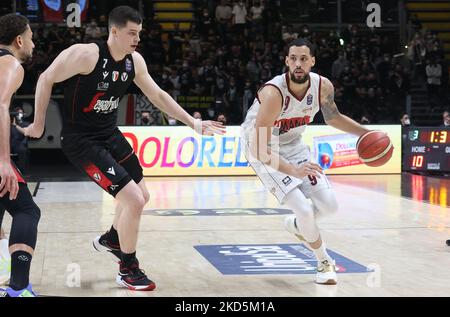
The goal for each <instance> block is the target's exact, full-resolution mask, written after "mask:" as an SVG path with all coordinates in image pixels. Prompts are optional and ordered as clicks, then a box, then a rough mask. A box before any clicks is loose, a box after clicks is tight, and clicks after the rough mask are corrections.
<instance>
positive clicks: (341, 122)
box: [320, 77, 369, 136]
mask: <svg viewBox="0 0 450 317" xmlns="http://www.w3.org/2000/svg"><path fill="white" fill-rule="evenodd" d="M320 109H321V110H322V114H323V118H324V119H325V122H326V123H327V124H328V125H331V126H332V127H334V128H336V129H339V130H342V131H345V132H347V133H351V134H354V135H357V136H361V135H363V134H364V133H366V132H368V131H369V130H367V129H366V128H364V127H363V126H361V125H360V124H359V123H357V122H356V121H354V120H352V119H350V118H349V117H347V116H346V115H343V114H342V113H340V112H339V110H338V108H337V106H336V103H335V102H334V87H333V84H332V83H331V81H330V80H329V79H328V78H325V77H322V89H321V92H320Z"/></svg>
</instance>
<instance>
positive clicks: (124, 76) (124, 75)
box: [121, 73, 128, 81]
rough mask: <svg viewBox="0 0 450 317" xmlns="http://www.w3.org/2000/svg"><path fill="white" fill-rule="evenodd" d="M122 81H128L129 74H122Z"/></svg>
mask: <svg viewBox="0 0 450 317" xmlns="http://www.w3.org/2000/svg"><path fill="white" fill-rule="evenodd" d="M121 79H122V81H127V80H128V74H127V73H122V76H121Z"/></svg>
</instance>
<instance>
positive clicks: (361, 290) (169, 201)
mask: <svg viewBox="0 0 450 317" xmlns="http://www.w3.org/2000/svg"><path fill="white" fill-rule="evenodd" d="M330 180H331V183H332V185H333V187H334V189H335V191H336V195H337V198H338V202H339V204H340V210H339V212H338V213H337V214H336V215H335V216H332V217H330V218H325V219H322V220H321V221H320V222H319V226H320V228H321V229H322V236H323V238H324V240H325V241H326V243H327V247H328V249H330V250H332V251H334V252H336V253H338V254H339V255H341V256H343V257H345V258H347V259H348V260H349V261H351V263H350V262H349V263H350V264H348V265H347V264H345V265H347V266H346V270H347V272H344V273H342V274H339V275H338V276H339V282H338V285H337V286H323V285H316V284H315V283H314V273H313V271H312V270H311V269H312V268H313V266H314V263H312V262H311V261H310V260H308V259H307V258H304V257H303V260H302V258H301V254H300V253H301V252H303V253H305V249H304V248H302V247H301V246H300V243H299V241H297V240H296V238H295V237H294V236H292V235H291V234H289V233H287V232H286V231H285V230H284V228H283V219H284V217H285V214H283V213H287V212H289V211H286V210H284V211H283V209H284V208H285V207H283V206H279V205H278V203H277V201H276V200H275V198H274V197H272V195H270V194H269V193H267V192H266V191H265V190H264V188H263V187H262V185H261V183H260V182H259V180H258V179H257V178H256V177H202V178H200V177H189V178H187V177H184V178H147V179H146V181H147V187H148V188H149V190H150V194H151V199H150V203H149V204H148V205H147V206H146V208H145V211H144V215H143V217H142V221H141V227H140V233H139V242H138V251H137V255H138V258H139V260H140V263H141V266H142V268H143V269H144V270H145V271H146V272H147V273H148V274H149V276H150V277H151V278H152V279H153V280H154V281H155V282H156V284H157V289H156V290H155V291H153V292H131V291H128V290H126V289H123V288H120V287H119V286H117V285H116V283H115V276H116V274H117V271H118V266H117V264H115V263H114V262H113V261H112V260H111V258H110V257H109V256H108V255H104V254H99V253H97V252H95V251H94V250H93V249H92V239H93V238H94V237H96V236H97V235H99V234H101V233H103V232H104V231H105V230H106V229H108V228H109V227H110V226H111V223H112V220H113V217H114V201H113V199H112V198H111V197H109V196H108V195H107V194H105V193H103V192H102V191H101V190H100V188H99V187H97V186H96V185H95V184H93V183H90V182H44V183H40V184H39V188H38V190H37V195H36V197H35V200H36V202H37V203H38V205H39V206H40V207H41V210H42V218H41V223H40V226H39V237H38V244H37V248H36V253H35V256H34V258H33V265H32V270H31V274H32V277H31V282H32V283H33V285H34V288H35V290H36V291H38V292H39V293H41V294H45V295H58V296H150V297H157V296H214V297H226V296H263V297H265V296H287V297H291V296H295V297H297V296H298V297H303V296H449V295H450V270H449V269H448V268H449V267H450V247H448V246H446V245H445V240H447V239H450V209H449V205H450V203H449V202H450V186H449V181H448V180H446V179H444V178H440V179H439V178H429V177H423V176H411V175H406V174H404V175H377V176H375V175H367V176H331V177H330ZM35 187H36V184H35V183H32V184H30V188H31V190H32V192H33V191H34V189H35ZM4 223H5V225H4V227H5V229H7V231H8V230H9V225H10V217H9V216H6V219H5V222H4ZM217 246H219V247H217ZM264 248H266V249H267V250H272V251H267V252H265V251H264ZM283 248H284V249H283ZM286 248H288V249H286ZM289 248H291V249H289ZM227 250H232V252H235V253H236V254H235V255H234V257H229V258H227V257H226V256H227V255H226V252H228V251H227ZM236 250H237V251H238V252H236ZM245 250H247V251H245ZM248 250H259V251H255V252H254V253H252V252H248ZM274 250H275V251H274ZM286 250H288V251H286ZM289 250H291V251H292V252H291V251H289ZM295 250H300V253H295V252H297V251H295ZM240 252H241V253H240ZM245 252H247V253H246V254H245V255H242V254H243V253H245ZM264 252H265V253H264ZM271 252H272V253H274V252H275V253H274V254H275V255H273V254H272V255H271V256H272V258H271V257H270V256H269V255H270V254H271ZM293 254H294V255H293ZM295 254H297V255H295ZM228 255H230V254H229V253H228ZM240 256H241V257H242V258H240ZM296 257H297V258H296ZM298 257H299V258H298ZM227 259H229V261H228V262H227ZM277 261H278V262H277ZM290 261H291V262H290ZM216 262H217V263H218V264H217V263H216ZM337 262H338V263H337V264H338V265H339V264H340V263H339V261H337ZM249 263H253V266H252V265H250V264H249ZM289 263H290V264H289ZM255 264H257V265H255ZM358 264H359V265H360V266H357V265H358ZM258 265H260V266H258ZM352 265H353V266H352ZM355 265H356V266H355ZM250 267H251V268H253V269H245V268H250ZM357 267H359V268H361V267H363V268H364V269H363V270H360V272H359V273H349V272H350V271H352V270H353V269H354V268H357ZM254 268H256V269H254ZM366 268H368V269H370V270H371V271H367V269H366ZM243 271H245V272H244V273H243ZM258 272H259V273H261V274H255V273H258ZM305 272H306V273H309V274H298V273H305ZM238 273H241V274H238ZM242 273H243V274H242ZM286 273H288V274H286Z"/></svg>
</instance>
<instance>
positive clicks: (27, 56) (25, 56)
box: [20, 53, 33, 65]
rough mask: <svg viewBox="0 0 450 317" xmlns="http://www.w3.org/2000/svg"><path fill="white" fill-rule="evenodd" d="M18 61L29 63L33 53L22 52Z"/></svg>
mask: <svg viewBox="0 0 450 317" xmlns="http://www.w3.org/2000/svg"><path fill="white" fill-rule="evenodd" d="M20 61H21V62H22V64H25V65H26V64H30V63H31V62H32V61H33V53H31V54H28V53H24V54H23V55H22V57H21V58H20Z"/></svg>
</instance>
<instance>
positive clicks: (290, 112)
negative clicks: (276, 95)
mask: <svg viewBox="0 0 450 317" xmlns="http://www.w3.org/2000/svg"><path fill="white" fill-rule="evenodd" d="M288 76H289V73H288V72H287V73H285V74H282V75H279V76H276V77H274V78H273V79H272V80H270V81H268V82H267V83H265V84H264V85H263V86H262V87H264V86H267V85H271V86H275V87H276V88H277V89H278V90H279V91H280V94H281V96H282V98H283V99H282V108H281V112H280V115H279V116H278V118H277V120H276V121H275V122H274V129H273V132H272V141H271V144H273V143H279V144H280V145H283V144H288V143H292V142H294V141H297V142H300V141H301V137H302V133H303V131H305V129H306V125H307V124H309V123H311V122H312V121H313V119H314V116H315V115H316V113H317V112H318V111H319V109H320V100H319V99H320V85H321V77H320V76H319V75H318V74H316V73H313V72H310V73H309V78H310V79H309V86H308V89H307V90H306V93H305V94H304V95H303V96H296V95H295V94H294V93H293V92H292V91H291V90H290V89H289V84H288V81H287V78H288ZM262 87H261V88H262ZM261 88H260V89H261ZM260 105H261V104H260V102H259V98H258V94H257V95H256V98H255V101H254V102H253V105H252V107H251V108H250V109H249V110H248V112H247V116H246V118H245V121H244V123H243V124H242V125H241V127H242V133H243V136H244V138H247V140H248V137H249V135H250V133H251V132H252V130H254V127H255V120H256V115H257V113H258V111H259V107H260ZM273 106H274V107H280V105H273Z"/></svg>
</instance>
